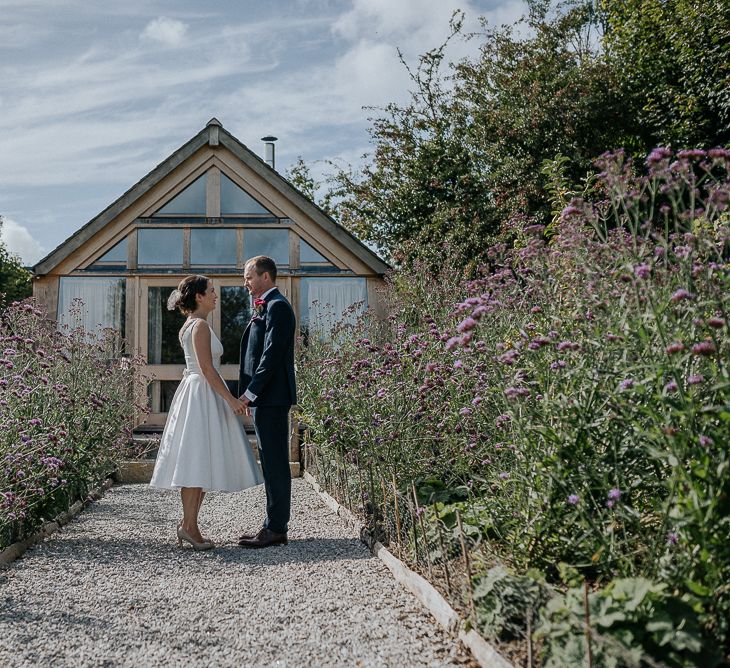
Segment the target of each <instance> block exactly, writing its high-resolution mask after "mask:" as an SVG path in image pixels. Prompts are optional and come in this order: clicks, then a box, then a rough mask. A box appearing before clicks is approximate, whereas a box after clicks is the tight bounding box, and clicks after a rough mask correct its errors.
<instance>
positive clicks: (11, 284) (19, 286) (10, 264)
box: [0, 216, 33, 306]
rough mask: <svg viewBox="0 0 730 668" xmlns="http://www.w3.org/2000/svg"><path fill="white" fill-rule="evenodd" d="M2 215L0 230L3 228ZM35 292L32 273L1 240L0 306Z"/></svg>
mask: <svg viewBox="0 0 730 668" xmlns="http://www.w3.org/2000/svg"><path fill="white" fill-rule="evenodd" d="M2 223H3V220H2V217H1V216H0V230H2ZM32 292H33V287H32V285H31V274H30V272H29V271H28V270H27V269H24V268H23V265H22V264H21V263H20V259H19V258H18V257H16V256H15V255H13V254H11V253H10V252H9V251H8V249H7V248H6V246H5V244H4V243H3V242H2V241H1V240H0V306H2V305H3V304H8V303H10V302H14V301H20V300H21V299H25V298H26V297H30V296H31V294H32Z"/></svg>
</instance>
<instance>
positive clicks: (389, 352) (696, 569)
mask: <svg viewBox="0 0 730 668" xmlns="http://www.w3.org/2000/svg"><path fill="white" fill-rule="evenodd" d="M729 161H730V152H728V151H726V150H724V149H714V150H712V151H709V152H704V151H682V152H679V153H678V154H676V155H674V154H672V153H671V152H670V151H668V150H667V149H656V150H655V151H653V152H652V154H651V155H650V156H649V157H648V159H647V163H646V165H645V166H638V167H637V166H635V165H633V164H632V163H631V162H630V161H628V160H626V159H625V157H624V155H623V154H622V153H621V152H618V153H615V154H611V155H605V156H603V157H602V158H601V160H600V161H599V164H598V166H599V169H600V170H601V173H600V174H598V175H597V177H596V183H595V186H594V192H596V193H598V194H597V195H596V196H595V197H594V198H593V199H592V200H590V201H588V200H585V201H584V200H576V201H574V202H573V203H572V204H571V205H570V206H568V207H566V209H565V210H564V211H563V213H562V216H561V219H560V221H559V222H558V224H557V225H556V227H555V236H554V237H552V238H551V240H550V242H549V243H548V242H547V241H546V240H545V238H544V236H543V230H542V228H541V227H535V228H528V229H527V230H526V231H525V236H524V237H523V238H522V239H521V244H520V246H519V247H516V248H513V249H507V248H505V247H504V246H497V247H493V248H491V249H490V250H489V252H488V253H487V256H488V258H489V261H490V263H491V267H490V271H485V272H484V273H483V275H482V276H481V277H480V278H478V279H477V280H472V281H464V280H461V279H460V274H459V271H458V268H457V269H454V268H451V269H449V268H446V269H445V271H444V273H443V274H442V276H441V277H439V278H437V279H436V280H433V279H432V278H429V279H423V278H422V277H421V276H419V275H418V273H417V272H414V273H411V274H408V275H404V274H401V275H397V276H396V277H394V279H393V280H392V287H391V291H390V294H389V299H390V314H391V315H390V318H389V320H388V321H387V323H385V324H384V325H382V324H381V325H378V323H376V322H374V321H371V322H370V323H369V324H368V323H364V324H363V327H365V328H366V329H365V330H364V331H365V332H366V334H365V336H364V337H363V336H362V332H361V333H360V334H359V335H358V336H357V337H352V338H351V339H350V340H349V341H347V340H345V339H343V338H340V340H339V343H338V347H337V348H332V347H329V348H328V347H327V346H326V345H324V344H320V345H317V346H311V347H310V348H308V349H307V350H306V351H305V352H304V355H303V357H302V359H301V360H300V367H299V370H300V376H299V378H300V385H301V387H302V392H301V394H302V397H301V402H300V403H301V405H302V407H303V410H304V412H305V414H306V418H307V421H308V423H309V424H310V426H311V429H312V434H313V439H314V440H315V442H316V443H317V445H318V446H319V449H320V451H321V452H325V453H327V452H329V453H332V455H333V458H335V459H337V460H338V461H342V462H349V463H351V464H353V465H354V464H356V465H358V466H359V467H361V468H362V467H366V468H369V467H373V468H374V470H375V477H376V478H378V477H382V478H384V479H385V480H390V478H391V476H395V478H396V480H397V484H398V486H399V489H400V491H401V492H402V493H404V494H408V493H409V491H410V488H411V485H413V484H415V485H416V487H417V488H418V495H419V497H420V499H421V502H422V503H430V502H434V501H438V502H440V503H450V502H457V501H458V502H459V503H460V504H465V505H471V506H478V507H479V508H480V511H479V517H480V519H481V522H482V530H481V531H480V532H479V534H480V535H481V536H482V539H486V540H488V542H489V547H490V550H491V551H492V552H493V553H494V554H495V556H496V557H498V558H499V559H500V560H502V561H503V562H505V563H506V564H507V565H508V566H509V567H510V568H512V569H514V570H516V571H517V572H524V571H525V570H526V569H528V568H537V569H540V570H541V571H543V572H544V573H545V574H546V576H547V578H548V580H549V581H555V580H556V579H557V575H558V574H557V572H556V564H558V563H560V562H567V563H569V564H571V565H573V566H575V567H577V568H578V569H579V570H580V571H581V573H582V575H583V576H584V577H587V578H589V579H590V580H594V581H603V582H605V581H609V580H612V579H614V578H616V577H639V576H641V577H646V578H648V579H650V580H652V581H659V582H662V583H666V584H667V585H668V586H669V587H670V588H671V590H672V591H676V592H677V593H678V594H686V593H692V595H693V596H694V597H695V600H696V605H697V606H698V610H699V614H700V619H701V621H702V624H703V628H704V629H705V632H707V633H710V634H712V635H713V636H714V638H715V641H716V642H718V643H721V644H723V646H724V647H725V648H726V651H727V650H728V649H730V646H729V643H730V635H729V633H728V631H729V629H728V620H729V619H730V590H728V587H727V582H729V581H730V547H729V544H728V541H727V539H726V537H727V530H728V522H729V519H728V518H729V517H730V512H729V511H730V507H729V506H728V504H729V503H730V501H729V499H730V495H729V494H728V492H730V489H729V485H730V482H728V481H729V480H730V477H729V476H728V475H727V471H728V466H729V465H730V453H729V452H728V444H729V443H730V376H729V371H728V366H727V360H728V359H729V357H728V354H729V353H730V336H729V335H728V295H730V272H728V262H727V258H728V255H729V254H730V231H729V226H728V223H729V220H730V219H729V218H728V211H727V205H728V202H729V201H730V182H729V181H728V162H729ZM434 481H438V482H437V483H434ZM464 514H466V512H465V511H464Z"/></svg>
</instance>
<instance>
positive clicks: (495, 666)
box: [302, 471, 514, 668]
mask: <svg viewBox="0 0 730 668" xmlns="http://www.w3.org/2000/svg"><path fill="white" fill-rule="evenodd" d="M302 477H303V478H304V480H306V481H307V482H308V483H309V484H310V485H311V486H312V487H313V488H314V491H315V492H317V494H319V496H320V498H321V499H322V500H323V501H324V502H325V504H326V505H327V506H328V507H329V508H330V509H331V510H332V511H333V512H334V513H335V514H337V515H338V516H339V517H340V518H342V519H343V520H344V521H345V522H346V523H347V524H349V525H351V526H352V527H353V528H355V529H357V530H358V532H359V533H360V540H362V542H363V543H365V545H367V546H368V548H369V549H370V552H371V553H372V554H373V555H374V556H376V557H378V559H380V560H381V561H382V562H383V563H384V564H385V565H386V566H387V567H388V570H390V572H391V573H392V574H393V577H394V578H395V579H396V580H397V581H398V582H400V584H402V585H403V586H404V587H405V588H406V589H408V591H410V592H411V593H412V594H413V595H414V596H415V597H416V598H417V599H418V600H419V601H420V602H421V603H422V604H423V605H424V606H425V607H426V608H428V611H429V612H430V613H431V614H432V615H433V617H434V618H435V619H436V621H437V622H438V623H439V624H440V625H441V626H442V627H443V628H444V629H446V631H447V632H448V633H450V634H451V635H456V636H457V637H458V638H459V640H461V642H462V643H464V645H466V646H467V647H468V648H469V650H470V651H471V653H472V655H473V656H474V658H475V659H476V661H477V663H478V664H479V665H480V666H482V668H514V666H513V665H512V664H511V663H510V662H509V661H507V659H505V658H504V657H503V656H502V655H501V654H500V653H499V652H498V651H497V650H496V649H495V648H494V647H493V646H492V645H491V644H490V643H488V642H487V641H486V640H485V639H484V638H483V637H482V636H481V635H479V633H477V632H476V631H475V630H474V629H471V630H467V627H466V622H465V621H464V620H463V619H461V617H459V614H458V613H457V612H456V610H454V609H453V608H452V607H451V605H450V604H449V602H448V601H447V600H446V599H445V598H444V597H443V596H442V595H441V594H440V593H439V592H438V590H437V589H436V588H435V587H434V586H433V585H432V584H431V583H430V582H429V581H428V580H426V579H425V578H423V577H421V576H420V575H419V574H418V573H416V572H414V571H412V570H411V569H410V568H408V566H406V565H405V564H404V563H403V562H402V561H401V560H400V559H398V558H397V557H396V556H395V555H393V553H392V552H390V551H389V550H388V549H387V548H386V547H385V546H384V545H382V544H381V543H379V542H378V541H376V540H374V539H373V537H372V536H371V535H370V532H369V531H368V530H367V529H366V527H365V526H364V525H363V524H362V522H361V521H360V520H359V519H358V518H357V517H356V516H355V515H354V514H353V513H351V512H350V511H349V510H347V508H344V507H343V506H341V505H340V504H339V503H338V502H337V501H336V500H335V499H334V498H332V497H331V496H330V495H329V494H327V492H325V491H324V490H323V489H322V487H321V486H320V485H319V483H318V482H317V481H316V480H315V479H314V477H313V476H312V475H311V473H309V472H308V471H304V473H303V475H302Z"/></svg>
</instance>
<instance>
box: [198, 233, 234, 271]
mask: <svg viewBox="0 0 730 668" xmlns="http://www.w3.org/2000/svg"><path fill="white" fill-rule="evenodd" d="M236 250H237V245H236V230H233V229H230V228H227V229H226V228H223V229H220V228H217V229H206V228H200V227H194V228H192V229H191V230H190V264H195V265H198V266H205V267H213V266H231V267H235V266H236Z"/></svg>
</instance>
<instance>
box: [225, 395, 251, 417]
mask: <svg viewBox="0 0 730 668" xmlns="http://www.w3.org/2000/svg"><path fill="white" fill-rule="evenodd" d="M228 405H229V406H230V407H231V409H232V410H233V412H234V413H235V414H236V415H248V414H249V410H248V399H246V398H245V397H244V398H243V400H241V399H236V397H234V396H231V398H230V399H229V400H228Z"/></svg>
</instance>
